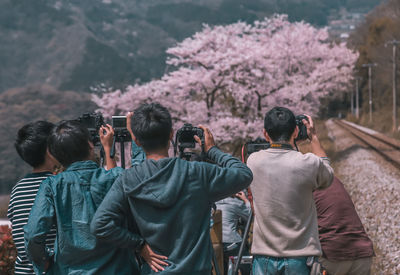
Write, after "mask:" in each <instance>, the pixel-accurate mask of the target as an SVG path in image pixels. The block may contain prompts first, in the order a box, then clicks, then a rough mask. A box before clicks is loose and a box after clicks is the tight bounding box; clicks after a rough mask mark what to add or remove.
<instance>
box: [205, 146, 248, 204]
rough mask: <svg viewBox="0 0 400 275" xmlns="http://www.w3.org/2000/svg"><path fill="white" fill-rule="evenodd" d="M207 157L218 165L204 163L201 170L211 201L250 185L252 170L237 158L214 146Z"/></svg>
mask: <svg viewBox="0 0 400 275" xmlns="http://www.w3.org/2000/svg"><path fill="white" fill-rule="evenodd" d="M207 157H208V158H209V159H211V160H213V161H214V162H215V163H216V164H217V165H211V164H206V163H204V164H203V165H202V169H201V172H200V176H201V177H203V181H204V182H205V189H206V192H207V194H208V197H209V200H210V201H211V202H216V201H219V200H221V199H223V198H226V197H228V196H230V195H232V194H235V193H237V192H239V191H240V190H243V189H245V188H246V187H248V186H249V185H250V183H251V181H252V180H253V174H252V172H251V170H250V169H249V168H248V167H247V166H246V164H244V163H242V162H241V161H240V160H238V159H237V158H235V157H233V156H231V155H229V154H226V153H223V152H221V151H220V150H219V149H218V148H217V147H212V148H211V149H210V150H209V151H208V152H207Z"/></svg>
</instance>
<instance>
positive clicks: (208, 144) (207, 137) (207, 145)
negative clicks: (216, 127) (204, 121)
mask: <svg viewBox="0 0 400 275" xmlns="http://www.w3.org/2000/svg"><path fill="white" fill-rule="evenodd" d="M199 128H200V129H202V130H203V133H204V152H205V153H207V152H208V151H209V150H210V149H211V148H212V147H214V146H215V141H214V137H213V135H212V133H211V131H210V129H208V128H207V127H205V126H203V125H199ZM194 139H195V140H196V142H197V143H198V144H199V145H200V146H202V143H201V139H200V138H199V137H198V136H194Z"/></svg>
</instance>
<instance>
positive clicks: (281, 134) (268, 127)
mask: <svg viewBox="0 0 400 275" xmlns="http://www.w3.org/2000/svg"><path fill="white" fill-rule="evenodd" d="M264 129H265V131H267V133H268V135H269V137H270V138H271V139H272V141H274V142H287V141H289V140H290V137H291V136H292V134H293V132H294V130H295V129H296V117H295V116H294V114H293V112H292V111H290V110H289V109H288V108H285V107H274V108H272V109H271V110H269V111H268V112H267V113H266V114H265V118H264Z"/></svg>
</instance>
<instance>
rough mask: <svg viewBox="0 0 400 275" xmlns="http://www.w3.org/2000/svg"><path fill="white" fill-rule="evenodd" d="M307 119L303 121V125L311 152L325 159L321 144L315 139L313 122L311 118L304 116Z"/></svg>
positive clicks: (315, 133)
mask: <svg viewBox="0 0 400 275" xmlns="http://www.w3.org/2000/svg"><path fill="white" fill-rule="evenodd" d="M305 116H306V117H307V118H308V120H307V119H303V124H304V125H305V126H306V128H307V135H308V138H309V140H310V143H311V151H312V152H313V153H314V154H315V155H317V156H319V157H327V155H326V153H325V151H324V149H323V148H322V146H321V143H320V142H319V139H318V137H317V131H316V129H315V126H314V121H313V120H312V118H311V116H309V115H305Z"/></svg>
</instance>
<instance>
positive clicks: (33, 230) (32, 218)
mask: <svg viewBox="0 0 400 275" xmlns="http://www.w3.org/2000/svg"><path fill="white" fill-rule="evenodd" d="M54 223H55V210H54V200H53V196H52V192H51V188H50V179H46V180H44V181H43V182H42V183H41V184H40V187H39V191H38V193H37V195H36V199H35V202H34V204H33V206H32V210H31V212H30V215H29V219H28V223H27V224H26V225H25V226H24V238H25V249H26V252H27V255H28V257H29V259H30V260H31V261H32V263H33V265H34V268H35V270H38V271H39V272H40V273H42V272H43V271H44V269H45V265H46V262H48V261H49V260H50V254H49V253H48V250H47V249H46V235H47V234H48V233H49V232H50V231H51V229H52V227H53V225H54Z"/></svg>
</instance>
